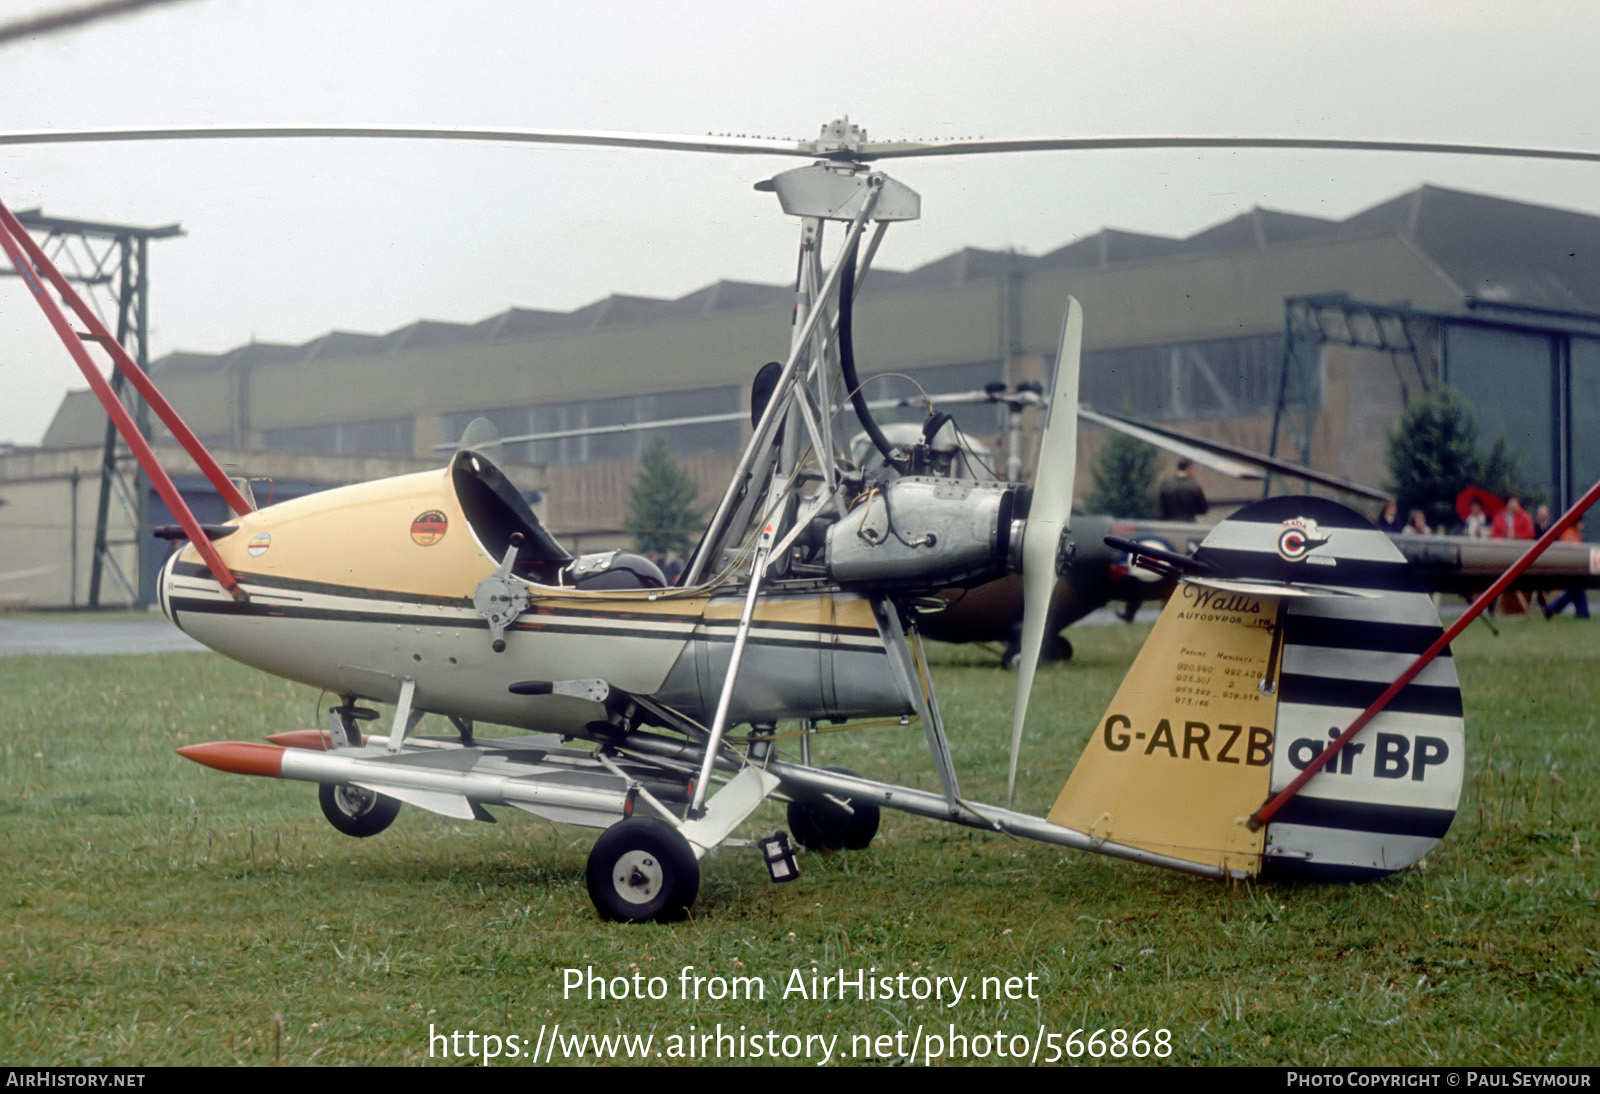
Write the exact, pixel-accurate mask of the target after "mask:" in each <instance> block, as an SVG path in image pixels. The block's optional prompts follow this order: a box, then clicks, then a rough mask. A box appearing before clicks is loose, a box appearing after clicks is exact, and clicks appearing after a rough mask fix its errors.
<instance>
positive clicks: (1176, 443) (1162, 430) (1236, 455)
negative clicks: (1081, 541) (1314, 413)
mask: <svg viewBox="0 0 1600 1094" xmlns="http://www.w3.org/2000/svg"><path fill="white" fill-rule="evenodd" d="M1079 413H1080V415H1081V416H1082V417H1083V419H1084V420H1085V421H1091V422H1094V423H1095V424H1097V425H1103V426H1105V427H1106V428H1108V429H1116V430H1119V431H1121V432H1123V433H1126V434H1128V435H1129V436H1130V437H1138V438H1139V439H1140V440H1142V441H1147V442H1149V443H1150V444H1153V445H1156V446H1157V447H1160V448H1165V449H1167V450H1168V451H1169V452H1176V453H1177V454H1178V455H1180V456H1185V457H1187V458H1188V459H1191V460H1193V461H1194V462H1195V463H1199V464H1204V465H1205V466H1207V467H1211V468H1215V469H1216V470H1218V471H1222V472H1224V473H1225V474H1230V475H1233V476H1234V477H1235V478H1241V479H1260V478H1262V477H1263V476H1261V475H1259V474H1256V473H1255V472H1253V471H1252V472H1249V473H1246V474H1238V473H1236V472H1233V471H1229V470H1228V469H1227V467H1225V466H1221V464H1226V463H1228V462H1230V461H1240V462H1242V463H1246V464H1253V465H1254V466H1256V467H1259V468H1261V469H1262V470H1265V471H1271V472H1273V473H1274V474H1278V475H1287V476H1289V477H1291V478H1297V479H1304V480H1305V481H1306V482H1309V483H1314V484H1316V485H1317V486H1326V487H1327V488H1328V489H1330V490H1338V491H1340V492H1342V493H1345V494H1354V495H1355V496H1357V497H1362V498H1368V499H1370V500H1372V501H1388V500H1389V495H1388V494H1385V493H1384V492H1383V491H1381V490H1377V489H1374V488H1373V487H1371V486H1364V485H1362V484H1361V483H1359V482H1351V481H1350V480H1349V479H1341V478H1339V477H1338V476H1336V475H1328V474H1324V473H1323V472H1321V471H1313V470H1312V469H1311V468H1309V467H1302V466H1300V465H1299V464H1295V463H1290V462H1289V461H1288V460H1280V459H1277V458H1275V457H1273V456H1263V455H1262V454H1261V453H1259V452H1252V451H1250V450H1249V449H1248V448H1238V447H1236V446H1234V445H1231V444H1223V443H1222V442H1221V441H1213V440H1207V439H1206V438H1204V437H1195V436H1192V435H1190V434H1188V433H1184V432H1181V431H1179V430H1176V429H1168V428H1167V427H1166V426H1160V425H1151V424H1150V423H1148V422H1136V421H1134V420H1133V419H1131V418H1123V417H1120V416H1118V415H1116V414H1105V413H1103V412H1101V411H1097V410H1090V409H1088V408H1087V407H1084V408H1082V409H1080V411H1079Z"/></svg>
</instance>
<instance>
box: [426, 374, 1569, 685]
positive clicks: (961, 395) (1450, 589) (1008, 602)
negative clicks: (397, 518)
mask: <svg viewBox="0 0 1600 1094" xmlns="http://www.w3.org/2000/svg"><path fill="white" fill-rule="evenodd" d="M777 369H778V364H777V362H773V363H770V364H768V365H765V366H763V367H762V369H760V370H758V372H757V379H756V381H755V384H754V385H753V392H754V395H753V400H754V402H753V405H752V407H751V411H750V414H749V420H750V424H751V426H752V427H754V426H755V425H756V424H758V420H759V416H760V412H761V410H762V409H763V408H764V406H765V397H766V396H767V395H769V394H770V381H771V378H772V376H773V375H775V373H776V371H777ZM874 378H875V377H873V376H871V375H868V376H867V377H866V381H865V382H867V383H871V382H872V380H873V379H874ZM973 405H988V406H994V407H997V408H1000V409H1001V410H1002V412H1003V419H1002V426H1001V429H1002V432H1001V434H1000V436H999V438H998V440H997V443H995V444H992V445H991V444H989V443H986V442H985V440H983V439H979V438H977V437H973V436H971V435H969V434H968V433H966V432H964V431H963V430H961V429H960V428H958V427H957V426H956V425H955V424H954V423H953V422H952V421H951V419H950V416H949V414H947V413H945V411H947V410H948V409H950V408H954V407H962V406H973ZM1046 406H1047V400H1046V399H1045V397H1044V394H1043V390H1042V388H1041V386H1040V385H1039V384H1036V383H1034V384H1023V385H1020V386H1019V387H1017V388H1015V389H1008V388H1007V387H1006V386H1005V385H1004V384H1001V383H994V384H990V385H988V386H987V387H986V388H984V389H983V390H979V391H965V392H923V393H921V394H920V395H919V396H917V397H909V398H898V399H897V398H879V399H870V400H868V401H867V407H868V409H869V410H870V411H872V412H874V413H880V412H889V413H891V414H892V413H895V412H904V411H912V412H914V413H916V414H921V415H923V416H924V417H923V421H921V422H920V423H919V422H911V421H903V420H901V421H892V420H891V421H885V422H884V423H883V424H882V426H881V428H882V431H883V434H884V435H885V436H886V437H887V438H888V439H889V440H890V441H891V443H892V444H893V445H894V446H896V447H898V448H901V449H905V450H909V449H910V448H911V447H913V446H916V445H922V446H925V449H926V452H927V457H926V460H927V466H926V467H925V468H924V473H926V474H933V475H938V476H941V477H945V478H951V479H971V480H974V481H1011V482H1017V481H1023V479H1024V477H1025V474H1026V473H1027V469H1028V467H1029V465H1031V461H1032V458H1033V456H1032V452H1031V451H1030V448H1031V447H1036V445H1037V440H1038V437H1037V432H1036V431H1035V432H1033V433H1030V432H1029V430H1028V429H1027V421H1028V418H1027V416H1028V415H1030V414H1032V413H1035V412H1038V413H1040V414H1042V412H1043V411H1044V409H1045V408H1046ZM834 409H835V415H836V416H837V411H838V408H834ZM745 417H746V415H745V414H744V413H741V412H732V413H724V414H707V415H699V416H696V417H695V418H694V419H693V420H694V422H695V423H696V424H705V423H711V422H736V421H740V420H743V419H744V418H745ZM1078 419H1079V423H1080V425H1088V426H1093V427H1098V428H1101V429H1105V430H1109V431H1112V432H1116V433H1121V434H1123V435H1125V436H1129V437H1132V438H1134V439H1136V440H1138V441H1141V442H1143V443H1146V444H1149V445H1151V446H1153V447H1155V448H1157V449H1159V450H1162V451H1165V452H1167V453H1170V454H1172V455H1174V456H1177V457H1178V458H1180V459H1186V460H1189V461H1191V462H1193V463H1196V464H1199V465H1201V466H1203V467H1206V468H1208V469H1210V470H1212V471H1214V472H1217V473H1219V474H1221V475H1225V476H1228V477H1229V478H1231V479H1233V480H1235V481H1238V482H1241V483H1251V484H1254V483H1259V482H1262V481H1263V480H1264V479H1265V478H1267V477H1268V476H1276V477H1277V478H1279V479H1280V480H1283V481H1286V482H1287V481H1298V482H1303V484H1304V486H1305V487H1306V488H1307V489H1309V488H1311V487H1316V488H1319V489H1322V490H1324V491H1326V492H1328V493H1329V494H1330V495H1331V496H1333V497H1336V498H1341V499H1346V500H1349V499H1355V501H1354V504H1363V503H1365V504H1368V505H1380V504H1381V503H1383V502H1385V501H1388V500H1389V496H1388V495H1387V494H1385V493H1384V492H1383V491H1381V490H1378V489H1376V488H1374V487H1371V486H1367V485H1365V484H1362V483H1358V482H1354V481H1351V480H1347V479H1344V478H1340V477H1338V476H1335V475H1331V474H1327V473H1324V472H1320V471H1317V470H1315V469H1312V468H1308V467H1304V466H1301V465H1298V464H1294V463H1291V462H1289V461H1286V460H1280V459H1274V458H1273V457H1270V456H1267V455H1264V454H1262V453H1258V452H1254V451H1250V450H1248V449H1245V448H1241V447H1239V446H1236V445H1229V444H1225V443H1222V442H1219V441H1216V440H1213V439H1210V438H1205V437H1198V436H1195V435H1193V434H1190V433H1186V432H1184V431H1182V430H1178V429H1174V428H1171V427H1167V426H1160V425H1156V424H1153V423H1149V422H1142V421H1139V420H1137V419H1133V418H1128V417H1125V416H1122V415H1115V414H1104V413H1100V412H1098V411H1096V410H1094V409H1092V408H1090V407H1088V406H1083V405H1080V406H1079V408H1078ZM478 424H479V425H480V426H485V427H486V426H487V423H485V422H479V423H478ZM681 424H683V423H682V422H681V421H679V420H674V419H666V420H651V421H636V422H625V423H617V424H613V425H606V426H593V427H588V428H581V429H566V430H560V431H557V432H553V433H537V432H536V433H520V434H515V435H511V436H506V437H498V436H496V437H495V439H494V443H495V444H497V445H511V444H526V443H538V442H544V441H550V440H558V439H567V438H572V437H590V436H600V435H615V434H622V433H650V432H653V431H659V430H667V429H671V428H673V427H675V426H678V425H681ZM991 439H994V438H991ZM460 443H462V442H451V443H446V444H440V445H436V446H435V451H438V452H440V453H448V452H450V451H453V450H454V449H455V448H456V447H458V446H459V444H460ZM495 451H498V449H496V450H495ZM849 451H850V455H851V458H852V459H853V461H854V462H855V463H856V464H857V465H858V466H860V467H863V468H868V469H871V470H873V471H874V472H882V473H886V474H889V475H894V474H897V473H898V472H897V471H896V470H895V469H894V468H892V467H888V465H887V464H886V462H885V459H884V457H883V455H882V454H881V453H880V452H878V451H877V449H876V448H875V447H874V446H873V443H872V441H871V438H870V437H869V435H868V434H867V433H865V432H860V433H856V434H855V435H854V436H852V437H851V439H850V442H849ZM1239 504H1242V503H1241V502H1239V501H1237V500H1235V501H1233V502H1231V503H1223V504H1222V506H1221V510H1222V511H1229V510H1231V509H1233V508H1236V507H1237V506H1238V505H1239ZM1215 523H1216V517H1215V516H1213V519H1212V520H1211V521H1210V522H1209V523H1194V522H1185V521H1172V520H1155V519H1137V518H1126V517H1115V516H1110V515H1107V514H1104V513H1091V512H1085V511H1081V510H1080V511H1077V512H1075V513H1074V526H1075V528H1076V530H1077V534H1076V536H1075V544H1074V551H1073V556H1072V558H1071V559H1070V560H1068V562H1067V564H1066V565H1065V567H1064V569H1063V572H1062V574H1061V578H1060V581H1059V582H1058V584H1057V586H1056V589H1055V592H1054V594H1053V597H1052V600H1051V606H1050V614H1049V623H1048V624H1047V626H1046V639H1045V644H1044V646H1043V648H1042V650H1041V654H1040V656H1041V658H1042V659H1044V660H1046V661H1055V660H1068V659H1070V658H1071V656H1072V651H1073V647H1072V643H1071V641H1070V640H1069V639H1068V638H1067V637H1066V635H1065V633H1064V632H1065V630H1066V628H1068V627H1070V626H1071V625H1072V624H1073V623H1076V622H1078V621H1079V620H1081V619H1082V618H1084V617H1085V616H1086V615H1088V614H1089V613H1091V612H1094V611H1096V610H1099V609H1101V608H1105V607H1107V606H1108V605H1112V604H1117V603H1121V604H1123V605H1124V608H1123V609H1122V615H1123V617H1124V618H1127V619H1131V618H1132V616H1133V614H1134V613H1135V611H1137V609H1138V608H1139V606H1140V605H1142V604H1144V603H1146V602H1153V603H1160V602H1162V601H1165V600H1166V598H1167V597H1168V596H1169V595H1171V593H1172V590H1173V588H1174V587H1175V583H1174V580H1173V578H1172V575H1170V574H1159V573H1156V572H1154V571H1152V570H1148V569H1146V568H1144V567H1139V566H1133V565H1130V560H1129V555H1128V552H1127V551H1125V550H1122V549H1120V548H1117V547H1113V546H1111V545H1109V544H1107V543H1106V542H1105V541H1106V537H1108V536H1115V537H1119V538H1122V539H1126V540H1131V541H1134V542H1138V543H1140V544H1143V545H1145V546H1148V547H1153V548H1156V549H1159V550H1164V551H1169V552H1177V553H1180V554H1192V553H1193V552H1194V550H1195V548H1196V547H1198V546H1199V544H1200V542H1201V540H1203V539H1204V538H1205V536H1206V534H1207V533H1208V532H1209V531H1210V530H1211V528H1212V527H1213V526H1214V524H1215ZM1390 538H1391V540H1392V542H1393V543H1394V545H1395V547H1396V548H1397V549H1398V550H1399V551H1400V553H1401V554H1402V555H1403V556H1404V557H1405V558H1406V560H1407V561H1408V563H1410V564H1411V566H1412V568H1413V572H1414V574H1415V577H1416V581H1417V584H1418V587H1419V588H1421V589H1423V590H1425V591H1427V592H1430V593H1442V594H1449V595H1459V596H1462V597H1464V598H1467V599H1470V597H1471V596H1472V595H1473V594H1475V593H1477V592H1481V591H1482V590H1483V589H1484V588H1487V587H1488V585H1489V583H1490V582H1492V581H1493V580H1494V579H1495V578H1496V577H1497V576H1499V575H1500V574H1501V573H1502V572H1504V571H1505V569H1506V568H1507V567H1508V566H1510V565H1511V564H1512V563H1513V562H1515V561H1516V559H1517V558H1518V557H1519V555H1520V553H1521V548H1520V547H1519V546H1518V545H1517V543H1516V542H1514V541H1496V540H1487V539H1476V538H1471V537H1467V536H1461V535H1442V534H1441V535H1433V536H1427V537H1414V536H1411V535H1402V534H1391V536H1390ZM1597 585H1600V565H1597V562H1596V557H1595V555H1594V553H1593V552H1592V551H1591V550H1590V548H1588V547H1587V546H1584V545H1580V544H1568V543H1557V544H1555V545H1553V546H1552V547H1551V548H1550V549H1549V550H1548V551H1546V552H1545V553H1544V554H1543V555H1542V556H1541V557H1540V558H1539V560H1538V561H1537V562H1536V563H1535V564H1534V565H1533V566H1531V567H1529V568H1528V569H1527V570H1526V571H1525V572H1523V574H1522V575H1521V576H1520V577H1519V578H1518V579H1517V582H1516V584H1515V586H1514V587H1515V588H1516V589H1518V590H1521V591H1545V590H1553V589H1566V588H1593V587H1596V586H1597ZM940 599H941V600H942V601H943V602H944V605H945V606H944V607H942V608H939V609H937V610H933V609H932V607H931V606H924V607H923V609H922V611H921V612H920V616H919V619H920V626H921V630H922V633H923V634H924V635H925V636H926V637H929V638H932V639H935V640H938V641H943V642H954V643H986V644H994V645H996V646H997V647H998V648H999V651H1000V656H1001V661H1002V663H1003V664H1004V665H1005V666H1006V667H1007V668H1010V667H1013V666H1014V665H1015V663H1016V659H1017V657H1018V656H1019V654H1020V648H1021V647H1020V635H1021V621H1022V614H1023V610H1022V609H1023V593H1022V582H1021V579H1020V578H1019V577H1017V576H1016V575H1014V574H1008V575H1002V576H1000V577H997V578H995V579H994V580H992V581H988V582H984V583H981V584H977V585H971V586H968V587H964V588H959V589H947V590H942V591H941V593H940Z"/></svg>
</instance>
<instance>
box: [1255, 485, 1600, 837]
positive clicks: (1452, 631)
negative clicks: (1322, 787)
mask: <svg viewBox="0 0 1600 1094" xmlns="http://www.w3.org/2000/svg"><path fill="white" fill-rule="evenodd" d="M1597 499H1600V482H1597V483H1595V484H1594V485H1593V486H1591V487H1589V492H1588V493H1587V494H1585V495H1583V497H1581V498H1579V499H1578V501H1577V504H1575V505H1574V506H1573V507H1572V508H1571V509H1568V510H1567V511H1566V512H1565V513H1563V514H1561V519H1560V520H1558V521H1556V522H1555V523H1554V524H1552V525H1551V526H1550V527H1549V528H1547V529H1546V530H1545V533H1544V535H1542V536H1540V537H1539V539H1538V541H1537V542H1536V543H1534V545H1533V546H1532V547H1529V548H1528V551H1527V553H1526V554H1524V555H1523V556H1522V557H1521V558H1519V559H1517V561H1516V562H1514V563H1512V566H1511V568H1510V569H1509V570H1507V571H1506V572H1505V573H1503V574H1501V575H1500V577H1499V578H1498V579H1497V580H1496V581H1495V583H1494V584H1493V585H1490V586H1489V588H1488V590H1487V591H1485V592H1484V593H1483V595H1482V596H1480V597H1478V599H1477V600H1474V601H1473V602H1472V606H1471V607H1469V608H1468V609H1467V610H1466V611H1465V612H1463V613H1462V615H1461V618H1460V619H1457V620H1456V621H1455V622H1454V623H1452V624H1450V628H1449V629H1448V630H1446V631H1445V632H1444V633H1443V634H1441V635H1440V636H1439V638H1438V640H1437V641H1435V642H1434V644H1433V645H1431V646H1429V647H1428V648H1427V649H1426V650H1424V651H1423V652H1422V654H1421V655H1419V656H1418V657H1417V659H1416V660H1415V661H1413V662H1412V663H1411V667H1410V668H1408V669H1406V671H1405V672H1402V673H1401V674H1400V679H1398V680H1396V681H1395V682H1394V683H1392V684H1390V685H1389V690H1387V691H1385V692H1384V693H1383V694H1382V695H1380V696H1378V697H1377V698H1376V699H1374V700H1373V702H1372V705H1371V706H1370V707H1368V708H1367V709H1366V710H1364V711H1362V712H1361V714H1360V716H1359V717H1357V718H1356V720H1355V721H1353V722H1351V723H1350V728H1349V729H1347V730H1345V731H1344V732H1343V733H1341V734H1339V736H1338V739H1337V740H1335V741H1333V742H1332V743H1331V744H1329V745H1328V747H1327V748H1325V749H1323V750H1322V754H1321V755H1319V756H1318V757H1317V758H1316V759H1314V760H1312V761H1311V762H1310V763H1309V764H1307V765H1306V769H1305V770H1304V771H1302V772H1300V774H1298V775H1296V776H1295V777H1294V780H1293V781H1292V782H1290V783H1289V785H1288V786H1286V787H1284V788H1283V789H1282V790H1280V791H1278V793H1277V796H1276V797H1274V798H1273V799H1272V800H1271V801H1269V802H1267V804H1266V805H1263V806H1262V807H1261V808H1260V809H1258V810H1256V812H1255V815H1254V816H1252V817H1251V818H1250V830H1251V831H1252V832H1254V831H1257V830H1258V829H1260V828H1261V826H1262V825H1264V824H1266V823H1267V822H1268V821H1270V820H1271V819H1272V818H1273V816H1274V815H1275V814H1276V813H1277V812H1278V810H1280V809H1282V808H1283V806H1284V804H1285V803H1286V802H1288V800H1289V799H1290V798H1292V797H1294V796H1295V795H1296V794H1298V793H1299V792H1300V788H1301V787H1303V786H1305V784H1306V782H1307V780H1309V779H1310V778H1311V776H1313V775H1315V774H1316V773H1317V772H1318V771H1321V770H1322V767H1323V765H1324V764H1326V763H1327V762H1328V761H1329V760H1331V759H1333V757H1334V755H1335V754H1336V753H1337V752H1338V751H1339V750H1340V749H1341V748H1343V747H1344V746H1345V743H1346V742H1348V741H1349V740H1350V738H1352V737H1354V736H1355V735H1356V734H1357V733H1360V732H1361V730H1362V729H1363V728H1365V727H1366V724H1367V723H1368V722H1370V721H1372V719H1373V718H1375V717H1377V715H1378V712H1379V711H1381V710H1383V708H1384V707H1386V706H1388V705H1389V701H1390V700H1391V699H1393V698H1394V697H1395V696H1396V695H1399V694H1400V691H1401V689H1402V688H1404V687H1405V686H1406V685H1407V684H1409V683H1411V681H1412V680H1415V679H1416V678H1417V673H1419V672H1421V671H1422V670H1423V669H1425V668H1427V667H1428V664H1429V663H1430V662H1431V661H1432V660H1433V659H1434V658H1435V657H1438V656H1439V654H1440V653H1442V652H1443V651H1444V648H1445V647H1446V646H1448V645H1449V644H1450V643H1451V642H1454V641H1455V640H1456V638H1458V637H1459V636H1460V634H1461V632H1462V631H1464V630H1466V629H1467V626H1468V624H1470V623H1471V622H1472V621H1473V620H1474V619H1476V618H1478V616H1480V615H1482V614H1483V613H1484V611H1485V609H1487V608H1488V607H1489V605H1490V604H1493V603H1494V602H1495V600H1497V599H1498V598H1499V596H1500V594H1501V593H1503V592H1505V591H1506V589H1508V588H1510V586H1511V583H1512V582H1513V581H1515V580H1516V579H1517V578H1519V577H1521V576H1522V571H1524V570H1526V569H1527V568H1528V567H1529V566H1532V565H1533V564H1534V563H1535V562H1536V561H1538V558H1539V556H1540V555H1542V554H1544V552H1545V549H1546V548H1547V547H1549V546H1550V545H1551V544H1552V543H1554V542H1555V541H1556V539H1557V538H1559V537H1560V535H1561V533H1562V532H1565V531H1566V530H1567V529H1568V528H1570V527H1572V525H1573V524H1575V523H1577V521H1578V518H1579V517H1581V516H1583V514H1584V513H1586V512H1588V510H1589V506H1591V505H1593V504H1594V503H1595V501H1596V500H1597Z"/></svg>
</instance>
